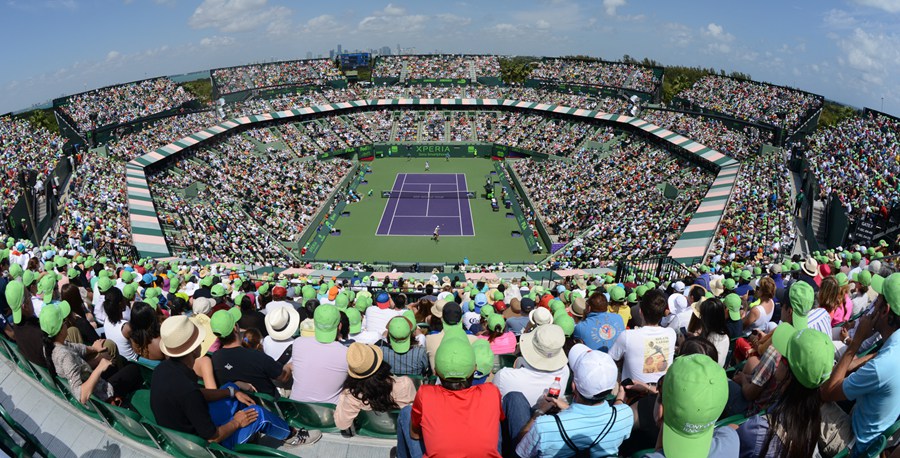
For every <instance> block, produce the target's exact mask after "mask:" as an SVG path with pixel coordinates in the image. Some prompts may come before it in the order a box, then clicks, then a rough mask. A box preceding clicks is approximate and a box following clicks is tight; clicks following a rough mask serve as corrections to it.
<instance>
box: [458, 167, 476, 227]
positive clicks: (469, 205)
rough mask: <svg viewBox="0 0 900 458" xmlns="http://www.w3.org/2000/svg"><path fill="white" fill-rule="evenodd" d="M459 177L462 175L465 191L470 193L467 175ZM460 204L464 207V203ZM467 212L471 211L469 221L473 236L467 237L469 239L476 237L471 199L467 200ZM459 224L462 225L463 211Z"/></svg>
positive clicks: (463, 174)
mask: <svg viewBox="0 0 900 458" xmlns="http://www.w3.org/2000/svg"><path fill="white" fill-rule="evenodd" d="M459 175H462V179H463V190H464V191H468V190H469V183H468V182H467V181H466V174H465V173H460V174H459ZM459 204H460V205H462V201H460V202H459ZM466 210H468V211H469V220H471V221H472V235H471V236H467V237H475V217H474V216H473V215H472V203H471V202H469V199H466ZM459 224H462V210H460V214H459ZM459 233H460V234H462V231H459Z"/></svg>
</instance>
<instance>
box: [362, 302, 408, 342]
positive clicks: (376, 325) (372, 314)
mask: <svg viewBox="0 0 900 458" xmlns="http://www.w3.org/2000/svg"><path fill="white" fill-rule="evenodd" d="M399 314H400V311H399V310H396V309H391V308H387V309H380V308H378V307H377V306H375V307H369V308H367V309H366V331H369V332H374V333H375V334H378V335H379V336H381V335H384V331H386V330H387V324H388V321H391V318H393V317H395V316H397V315H399Z"/></svg>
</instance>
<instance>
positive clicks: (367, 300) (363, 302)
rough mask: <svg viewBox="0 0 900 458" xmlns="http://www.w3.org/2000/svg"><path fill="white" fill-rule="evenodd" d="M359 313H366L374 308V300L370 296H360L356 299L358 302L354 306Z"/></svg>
mask: <svg viewBox="0 0 900 458" xmlns="http://www.w3.org/2000/svg"><path fill="white" fill-rule="evenodd" d="M353 306H354V307H356V309H357V310H359V313H366V309H367V308H369V307H371V306H372V298H371V297H369V296H362V295H360V296H359V297H358V298H356V302H355V303H354V304H353Z"/></svg>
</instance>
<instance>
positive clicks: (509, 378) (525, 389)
mask: <svg viewBox="0 0 900 458" xmlns="http://www.w3.org/2000/svg"><path fill="white" fill-rule="evenodd" d="M556 377H559V386H560V388H561V389H562V391H563V392H565V391H566V387H567V386H568V385H569V366H568V365H565V366H563V367H562V369H559V370H557V371H553V372H544V371H539V370H537V369H535V368H533V367H531V366H529V365H528V363H527V362H525V359H524V358H522V367H520V368H518V369H514V368H512V367H505V368H503V369H500V371H499V372H497V373H496V374H494V381H493V383H494V385H496V386H497V389H499V390H500V395H501V396H505V395H506V393H511V392H513V391H518V392H520V393H522V394H523V395H524V396H525V399H527V400H528V404H529V405H532V406H533V405H535V404H537V402H538V399H540V398H541V397H542V396H543V395H544V392H546V390H547V388H550V385H551V384H553V379H554V378H556Z"/></svg>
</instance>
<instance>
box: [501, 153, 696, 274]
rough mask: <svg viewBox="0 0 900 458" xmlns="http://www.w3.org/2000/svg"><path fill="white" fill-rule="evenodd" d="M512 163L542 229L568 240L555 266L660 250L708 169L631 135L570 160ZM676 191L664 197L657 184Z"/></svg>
mask: <svg viewBox="0 0 900 458" xmlns="http://www.w3.org/2000/svg"><path fill="white" fill-rule="evenodd" d="M513 168H514V170H515V171H516V173H517V174H518V176H519V178H520V179H521V181H522V184H523V185H524V186H525V188H526V190H527V192H528V193H529V196H530V198H531V200H532V202H533V203H534V204H535V205H536V206H537V211H538V212H539V213H540V216H541V218H542V220H543V221H544V223H545V224H546V225H547V226H548V229H550V230H551V232H552V233H553V234H554V235H555V236H556V237H557V238H558V240H559V242H560V243H568V242H572V243H571V244H569V246H568V247H566V249H565V250H564V251H562V252H558V253H557V256H556V260H557V261H558V262H560V263H561V265H562V268H566V267H572V268H588V267H599V266H601V265H607V264H608V263H609V262H610V261H611V260H615V259H621V258H629V257H633V258H640V257H645V256H647V255H651V254H654V253H664V252H667V251H668V250H669V249H670V248H671V247H672V245H673V244H674V243H675V241H676V240H677V238H678V235H679V234H680V233H681V231H682V229H683V228H684V226H685V225H686V224H687V222H688V221H689V220H690V218H691V216H692V215H693V213H694V210H696V208H697V207H698V206H699V203H700V200H701V199H702V198H703V196H704V195H705V193H706V191H707V189H708V188H709V186H710V185H711V184H712V181H713V178H714V177H713V175H712V174H711V173H709V172H707V171H704V170H703V169H701V168H700V167H698V166H697V165H695V164H692V163H690V162H688V161H686V160H685V159H682V158H680V157H678V156H674V155H671V154H669V153H668V152H666V151H665V150H662V149H659V148H656V147H653V146H651V145H650V144H647V143H646V142H643V141H641V140H637V139H631V140H630V141H628V142H622V143H621V144H619V145H615V146H611V147H610V149H609V151H608V153H605V154H604V153H600V152H598V151H594V150H581V151H579V152H577V153H575V154H574V155H572V162H561V161H560V162H556V161H553V162H534V161H517V162H516V163H515V164H514V166H513ZM664 183H670V184H671V185H672V186H674V187H675V188H677V189H678V190H679V192H678V196H677V197H676V198H675V199H671V200H670V199H667V198H666V197H664V195H663V192H662V189H661V187H662V185H663V184H664Z"/></svg>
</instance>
